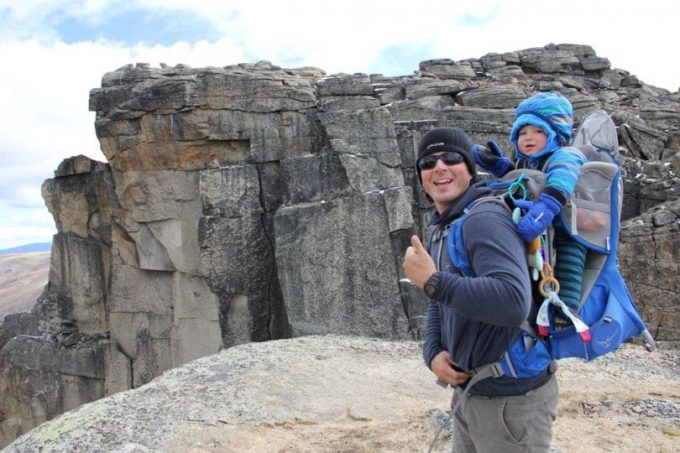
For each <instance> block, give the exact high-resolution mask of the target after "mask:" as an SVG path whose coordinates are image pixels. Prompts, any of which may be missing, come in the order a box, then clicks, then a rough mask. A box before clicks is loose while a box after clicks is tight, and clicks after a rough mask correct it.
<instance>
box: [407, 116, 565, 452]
mask: <svg viewBox="0 0 680 453" xmlns="http://www.w3.org/2000/svg"><path fill="white" fill-rule="evenodd" d="M416 171H417V172H418V176H419V178H420V181H421V183H422V186H423V189H424V191H425V193H426V194H427V196H428V197H429V198H430V199H431V200H432V201H433V202H434V206H435V209H436V212H435V213H434V214H433V216H432V219H431V221H430V225H431V226H433V229H434V231H433V234H432V236H431V238H430V243H429V246H428V249H429V252H428V251H427V250H425V248H424V247H423V245H422V243H421V242H420V240H419V239H418V237H417V236H413V237H412V238H411V247H409V248H408V249H407V251H406V254H405V257H404V264H403V265H404V271H405V273H406V276H407V277H408V278H409V279H410V280H411V281H412V282H413V283H414V284H415V285H416V286H418V287H421V288H424V289H425V292H426V293H427V295H428V296H429V297H430V303H429V305H428V308H427V321H426V324H425V339H424V344H423V358H424V359H425V363H426V365H427V366H428V367H429V368H430V369H431V370H432V372H433V373H434V374H435V376H436V377H437V380H438V381H441V382H442V383H445V384H449V385H451V386H452V387H455V394H456V399H457V400H458V399H460V404H459V406H458V409H457V410H456V411H455V413H454V414H453V425H454V434H453V435H454V437H453V448H454V451H455V452H456V453H459V452H548V451H549V450H550V441H551V437H552V433H551V431H552V422H553V421H554V419H555V417H556V412H557V382H556V379H555V377H554V374H551V373H550V372H549V371H548V367H546V368H545V369H541V370H539V371H538V372H537V374H536V375H535V376H532V377H530V378H524V379H520V378H513V377H511V376H507V375H503V376H499V377H490V378H487V379H483V380H480V381H478V382H476V383H474V385H472V387H471V388H470V389H467V394H466V395H463V392H464V390H465V388H466V386H467V384H468V383H469V380H470V379H471V376H472V375H474V374H475V373H476V370H478V369H480V368H481V367H483V366H484V365H488V364H491V363H496V362H498V361H499V360H500V359H501V357H503V354H504V353H505V352H506V351H508V348H509V347H510V346H511V345H513V343H515V341H517V339H518V338H519V337H520V335H521V334H522V329H521V327H520V325H522V324H523V323H524V322H525V321H526V320H527V319H529V315H530V312H531V311H532V299H531V297H532V295H531V286H530V279H529V275H528V270H527V264H526V263H527V261H526V259H527V258H526V249H525V246H524V244H523V242H522V240H521V239H520V238H519V236H518V234H517V231H516V226H515V225H514V223H513V221H512V218H511V214H510V211H509V209H508V208H506V207H505V206H503V205H502V204H501V203H494V202H488V203H479V204H478V205H476V206H474V208H473V209H470V211H469V212H468V213H467V214H466V217H465V220H464V222H463V225H462V229H461V238H462V242H463V246H464V249H465V252H466V254H467V258H468V260H469V263H470V266H471V268H472V271H473V272H474V276H465V275H463V273H462V272H460V271H459V270H458V269H456V268H455V267H454V265H453V264H452V260H451V257H450V256H449V253H448V249H447V246H446V235H447V234H448V230H449V227H450V225H451V223H452V222H453V221H454V220H455V219H456V218H458V217H460V216H461V215H463V212H464V210H465V209H466V208H468V207H470V206H471V203H472V202H473V201H474V200H476V199H478V198H480V197H483V196H485V195H487V194H488V193H489V189H488V188H487V187H486V184H485V183H484V182H483V181H477V174H476V171H475V164H474V159H473V157H472V150H471V143H470V140H469V139H468V137H467V135H466V134H465V133H464V132H463V130H462V129H459V128H437V129H433V130H431V131H429V132H428V133H426V134H425V135H424V136H423V138H422V140H421V142H420V145H419V147H418V156H417V161H416Z"/></svg>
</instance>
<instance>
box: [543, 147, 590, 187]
mask: <svg viewBox="0 0 680 453" xmlns="http://www.w3.org/2000/svg"><path fill="white" fill-rule="evenodd" d="M584 163H586V158H585V156H584V155H583V153H581V151H579V150H578V149H576V148H573V147H561V148H559V149H557V150H555V152H553V155H552V156H551V157H550V159H548V162H546V165H545V168H544V169H543V171H544V172H545V173H546V175H547V184H548V186H551V187H554V188H556V189H558V190H559V191H560V192H562V193H563V194H564V195H565V196H566V197H567V198H568V199H571V197H572V195H574V190H575V189H576V181H577V180H578V176H579V172H580V170H581V166H582V165H583V164H584Z"/></svg>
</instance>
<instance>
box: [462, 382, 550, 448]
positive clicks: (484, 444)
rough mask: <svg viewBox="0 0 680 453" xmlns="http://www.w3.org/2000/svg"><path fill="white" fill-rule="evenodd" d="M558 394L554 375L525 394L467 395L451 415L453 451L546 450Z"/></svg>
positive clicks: (548, 445) (548, 446)
mask: <svg viewBox="0 0 680 453" xmlns="http://www.w3.org/2000/svg"><path fill="white" fill-rule="evenodd" d="M460 393H461V392H460V391H457V393H456V398H458V397H459V395H460ZM557 397H558V389H557V378H556V377H555V375H553V376H552V378H551V379H550V380H549V381H548V382H547V383H546V384H544V385H543V386H541V387H539V388H537V389H534V390H531V391H530V392H528V393H526V394H524V395H519V396H499V397H492V398H490V397H481V396H474V395H467V396H466V397H465V398H464V399H463V401H462V402H461V404H460V407H459V408H458V411H457V412H456V414H455V415H454V422H453V445H452V447H453V452H454V453H473V452H475V453H495V452H499V453H500V452H503V453H513V452H517V453H519V452H522V453H539V452H540V453H546V452H549V451H550V442H551V440H552V423H553V421H555V417H556V416H557Z"/></svg>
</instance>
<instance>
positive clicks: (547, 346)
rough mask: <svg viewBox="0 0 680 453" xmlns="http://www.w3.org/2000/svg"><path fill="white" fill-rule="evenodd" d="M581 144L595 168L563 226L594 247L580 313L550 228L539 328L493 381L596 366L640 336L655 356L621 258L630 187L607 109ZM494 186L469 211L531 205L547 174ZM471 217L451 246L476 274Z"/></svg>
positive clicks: (540, 265) (460, 263)
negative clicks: (553, 364)
mask: <svg viewBox="0 0 680 453" xmlns="http://www.w3.org/2000/svg"><path fill="white" fill-rule="evenodd" d="M574 146H576V147H577V148H578V149H579V150H580V151H581V152H583V153H584V154H585V155H586V157H587V158H588V162H587V163H585V164H584V165H583V166H582V167H581V171H580V175H579V179H578V183H577V187H576V190H575V193H574V196H573V197H572V199H571V201H570V202H569V203H568V204H567V206H565V208H564V209H563V210H562V212H561V214H560V218H559V222H560V223H561V226H562V227H563V228H564V229H565V230H566V231H567V232H568V233H569V235H570V236H571V238H572V239H573V240H575V241H577V242H578V243H580V244H581V245H583V246H584V247H585V248H586V249H587V258H586V265H585V271H584V275H583V284H582V291H581V299H580V304H579V307H578V308H577V309H570V308H569V307H567V306H566V305H565V304H564V303H563V302H561V301H560V300H559V296H558V294H557V293H558V291H559V282H557V281H556V280H555V279H554V276H553V273H552V268H551V265H553V264H554V255H555V251H554V250H552V246H551V241H552V233H551V231H550V229H549V230H548V231H547V232H546V236H545V237H544V239H543V244H544V249H543V250H541V251H540V252H536V251H534V252H533V254H531V252H530V256H529V260H528V261H529V262H530V264H531V265H533V267H534V269H533V270H532V273H533V274H534V277H537V276H538V275H540V277H541V280H540V282H539V290H540V292H541V294H542V295H543V296H544V297H545V299H544V300H543V303H540V302H541V301H537V302H539V303H540V308H539V310H538V315H537V319H536V322H535V323H530V322H528V323H526V324H528V325H525V326H523V329H524V330H525V331H526V332H525V333H524V334H523V335H522V337H521V338H519V339H518V340H517V341H516V342H515V343H513V344H512V345H511V346H510V348H509V350H508V352H507V353H506V354H505V355H504V356H503V357H501V358H500V359H499V362H498V363H497V364H493V366H495V367H496V370H495V371H493V372H492V373H491V374H492V375H502V374H504V375H511V376H515V377H518V378H523V377H531V376H535V375H537V374H538V373H539V372H541V371H543V370H545V369H546V367H547V366H548V364H549V363H550V361H551V360H553V359H562V358H566V357H577V358H581V359H584V360H588V361H589V360H593V359H595V358H597V357H599V356H601V355H603V354H606V353H608V352H611V351H613V350H615V349H616V348H618V347H619V346H620V345H621V343H623V342H625V341H627V340H629V339H630V338H632V337H636V336H640V337H641V338H642V340H643V342H644V343H645V346H646V347H647V349H648V350H652V349H654V348H655V343H654V339H653V338H652V336H651V334H650V333H649V332H648V330H647V328H646V327H645V323H644V322H643V320H642V318H641V316H640V314H639V312H638V310H637V308H636V306H635V303H634V302H633V299H632V297H631V294H630V292H629V291H628V288H627V286H626V283H625V281H624V279H623V277H622V275H621V272H620V270H619V267H618V263H617V258H616V250H617V245H618V239H619V227H620V215H621V208H622V199H623V181H622V176H621V171H622V170H621V167H620V165H619V150H620V148H619V144H618V139H617V136H616V127H615V125H614V123H613V122H612V120H611V118H610V117H609V115H608V114H607V113H606V112H604V111H601V110H597V111H594V112H592V113H591V114H589V115H588V116H587V117H586V118H585V119H584V121H583V122H582V124H581V126H580V127H579V129H578V131H577V133H576V137H575V141H574ZM489 186H490V187H492V188H493V189H494V192H495V193H496V195H495V196H491V197H488V198H487V197H485V198H483V199H480V200H477V202H475V203H473V205H472V206H471V207H469V208H468V211H469V210H470V209H474V206H476V205H477V204H479V203H482V202H487V201H498V202H501V203H503V204H504V205H506V206H507V204H506V201H507V198H508V197H509V198H511V199H513V198H515V199H516V197H518V196H519V197H522V198H526V199H532V198H533V197H534V196H538V194H540V193H541V190H542V188H543V187H545V174H544V173H543V172H541V171H540V170H529V169H521V170H513V171H511V172H509V173H508V174H506V175H505V176H503V177H502V178H501V179H500V180H498V181H492V182H490V183H489ZM503 199H506V201H503ZM508 204H510V205H511V204H512V200H509V203H508ZM514 214H515V215H517V214H518V213H517V212H516V213H514ZM465 217H466V214H464V215H463V216H461V217H460V218H459V219H457V220H456V221H454V223H452V225H451V228H450V231H449V234H448V238H447V247H448V250H449V253H450V256H451V260H452V262H453V263H454V265H455V266H456V267H457V268H458V269H460V270H461V272H463V273H464V274H466V275H470V276H471V275H474V272H473V271H472V269H471V267H470V264H469V259H468V257H467V255H466V252H465V247H464V245H463V238H462V236H461V230H462V225H463V222H464V221H465ZM517 220H518V219H517ZM537 274H538V275H537ZM534 324H535V325H536V329H534V328H533V325H534ZM501 369H502V370H501ZM501 373H502V374H501ZM487 374H488V373H487ZM487 377H488V376H487ZM480 378H481V376H480Z"/></svg>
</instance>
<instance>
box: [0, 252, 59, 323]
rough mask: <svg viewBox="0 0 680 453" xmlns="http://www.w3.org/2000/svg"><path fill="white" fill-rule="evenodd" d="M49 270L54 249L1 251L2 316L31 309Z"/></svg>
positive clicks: (0, 305) (0, 288)
mask: <svg viewBox="0 0 680 453" xmlns="http://www.w3.org/2000/svg"><path fill="white" fill-rule="evenodd" d="M49 270H50V252H33V253H15V254H9V255H0V320H2V319H4V318H5V316H6V315H9V314H12V313H21V312H26V311H30V310H31V308H32V307H33V305H34V304H35V301H36V299H37V298H38V296H39V295H40V293H41V292H42V290H43V288H44V286H45V284H47V276H48V274H49Z"/></svg>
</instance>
